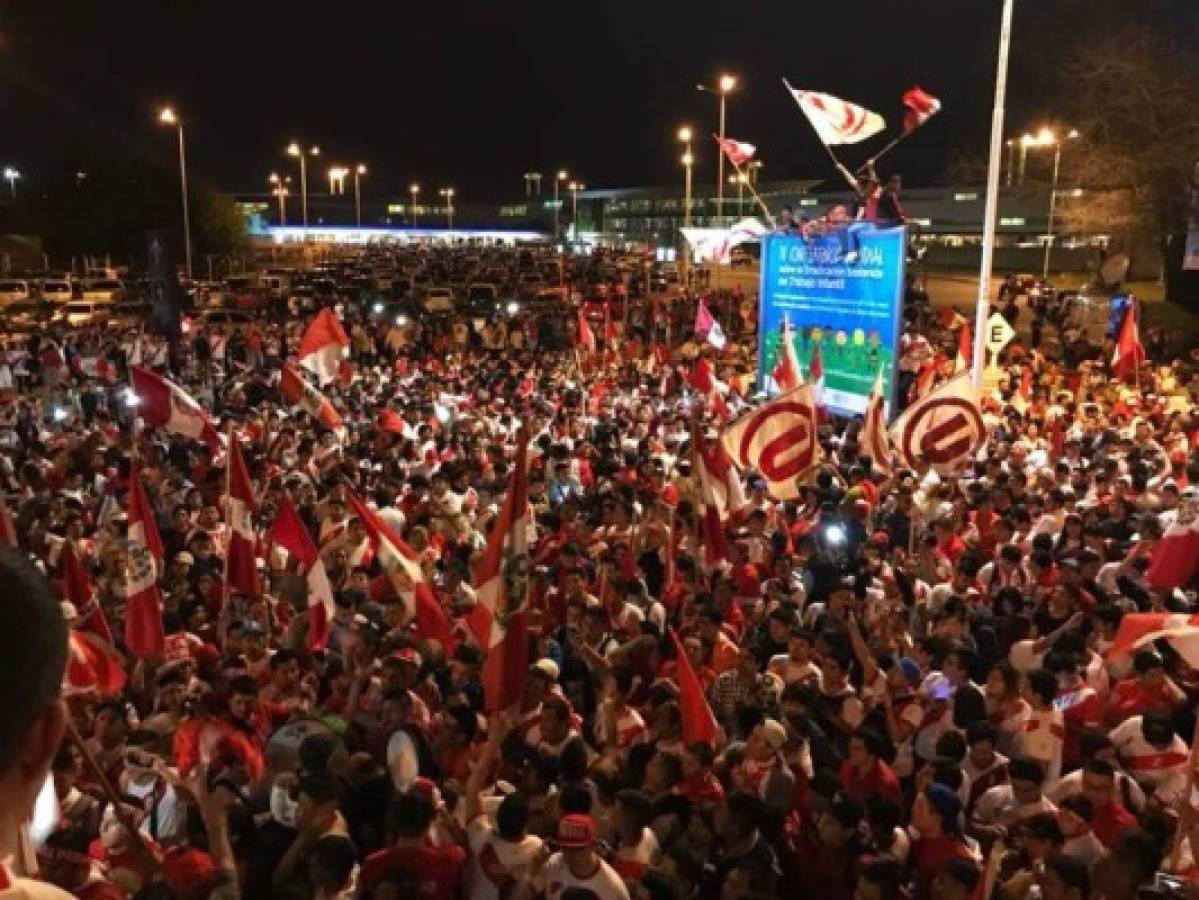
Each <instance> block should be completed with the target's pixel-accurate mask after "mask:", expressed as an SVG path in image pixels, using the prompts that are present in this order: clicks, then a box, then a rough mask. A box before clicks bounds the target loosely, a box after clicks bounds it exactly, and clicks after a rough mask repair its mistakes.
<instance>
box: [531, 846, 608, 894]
mask: <svg viewBox="0 0 1199 900" xmlns="http://www.w3.org/2000/svg"><path fill="white" fill-rule="evenodd" d="M596 864H597V865H596V869H595V872H594V873H593V874H591V875H590V876H588V877H586V878H579V877H577V876H576V875H575V874H574V872H572V871H570V866H568V865H567V864H566V858H565V857H564V856H563V855H562V854H561V853H555V854H554V855H553V856H551V857H550V858H549V862H547V863H546V864H545V896H546V900H560V898H561V897H562V892H563V891H564V890H566V889H567V888H569V887H580V888H584V889H586V890H588V891H591V893H593V894H595V896H596V898H597V900H629V891H628V888H626V887H625V886H624V882H623V881H621V879H620V876H619V875H617V874H616V870H615V869H613V868H612V867H611V866H610V865H608V864H607V863H606V862H604V861H603V860H602V859H599V858H597V859H596Z"/></svg>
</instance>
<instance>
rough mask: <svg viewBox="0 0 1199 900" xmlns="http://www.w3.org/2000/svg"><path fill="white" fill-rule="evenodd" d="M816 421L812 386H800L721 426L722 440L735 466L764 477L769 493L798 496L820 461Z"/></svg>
mask: <svg viewBox="0 0 1199 900" xmlns="http://www.w3.org/2000/svg"><path fill="white" fill-rule="evenodd" d="M818 420H819V411H818V409H817V406H816V398H815V393H814V388H813V386H812V385H810V384H804V385H800V386H799V387H797V388H795V389H794V390H791V391H788V392H787V393H786V394H783V395H781V396H779V397H776V398H775V399H773V400H771V401H770V402H769V403H767V404H765V405H763V406H760V407H758V408H757V409H755V410H754V411H753V412H751V413H749V414H748V415H745V416H742V417H741V418H739V419H738V420H737V421H736V422H734V423H733V424H731V425H730V426H729V427H728V428H726V429H725V430H724V433H723V434H722V435H721V436H720V442H721V444H722V445H723V446H724V450H725V452H726V453H727V454H728V456H729V457H730V458H731V459H733V460H734V461H735V462H736V463H737V465H738V466H740V467H741V468H742V469H755V470H756V471H757V472H758V474H760V475H761V476H762V480H763V481H765V482H766V490H767V491H769V492H770V496H772V497H774V498H775V499H777V500H794V499H796V498H797V497H799V495H800V481H801V480H802V479H803V478H804V477H805V476H806V475H808V474H809V473H811V472H812V471H813V469H814V467H815V466H816V464H817V463H818V462H819V461H820V442H819V441H818V440H817V438H816V432H817V429H818V427H819V422H818ZM705 468H707V463H706V462H705ZM737 486H738V487H739V486H740V479H737Z"/></svg>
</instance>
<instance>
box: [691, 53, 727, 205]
mask: <svg viewBox="0 0 1199 900" xmlns="http://www.w3.org/2000/svg"><path fill="white" fill-rule="evenodd" d="M736 87H737V76H736V75H729V74H727V73H726V74H724V75H721V76H720V79H719V80H718V81H717V82H716V87H715V88H711V87H708V86H707V85H705V84H697V85H696V86H695V89H696V90H697V91H704V92H706V93H709V94H715V95H716V96H717V97H719V98H720V146H721V148H722V149H721V151H720V153H719V154H717V157H716V222H717V224H718V225H719V224H720V223H721V222H722V221H724V149H723V147H724V123H725V103H726V100H727V98H728V95H729V94H730V93H731V92H732V91H733V90H734V89H735V88H736Z"/></svg>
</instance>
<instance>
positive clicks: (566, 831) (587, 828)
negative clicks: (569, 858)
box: [556, 813, 595, 850]
mask: <svg viewBox="0 0 1199 900" xmlns="http://www.w3.org/2000/svg"><path fill="white" fill-rule="evenodd" d="M556 842H557V844H558V846H559V847H561V848H562V849H563V850H586V849H587V848H589V847H591V846H593V845H594V844H595V822H594V821H593V820H592V818H591V816H587V815H582V814H578V813H574V814H571V815H569V816H563V817H562V820H561V821H560V822H558V835H557V838H556Z"/></svg>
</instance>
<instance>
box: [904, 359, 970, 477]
mask: <svg viewBox="0 0 1199 900" xmlns="http://www.w3.org/2000/svg"><path fill="white" fill-rule="evenodd" d="M986 436H987V429H986V425H985V424H984V423H983V418H982V410H981V409H980V408H979V405H978V395H977V394H976V393H975V392H974V385H973V384H972V383H971V380H970V373H969V372H962V373H961V374H959V375H954V376H953V377H952V378H950V379H949V380H948V381H946V382H945V383H944V384H942V385H940V386H939V387H938V388H937V389H936V390H934V391H931V392H930V393H928V394H926V395H925V396H923V397H921V398H920V399H919V400H917V401H916V402H915V403H913V404H912V405H911V406H909V407H908V408H907V409H905V410H904V411H903V413H902V414H901V415H900V416H899V418H897V419H896V420H895V423H894V424H893V425H892V426H891V445H892V446H893V447H894V448H895V453H896V456H897V457H898V458H899V459H900V460H901V461H902V462H903V465H905V466H906V467H907V468H910V469H915V468H918V467H919V465H920V464H921V463H927V464H928V465H931V466H932V467H933V468H934V469H936V470H937V472H939V473H940V474H942V475H949V474H953V473H956V472H958V471H959V470H960V469H961V468H962V467H963V466H965V465H966V464H968V463H969V462H970V461H971V460H973V458H974V454H975V453H977V452H978V449H979V447H981V446H982V443H983V441H984V440H985V439H986Z"/></svg>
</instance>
